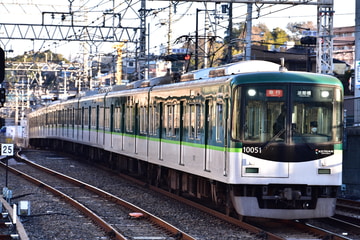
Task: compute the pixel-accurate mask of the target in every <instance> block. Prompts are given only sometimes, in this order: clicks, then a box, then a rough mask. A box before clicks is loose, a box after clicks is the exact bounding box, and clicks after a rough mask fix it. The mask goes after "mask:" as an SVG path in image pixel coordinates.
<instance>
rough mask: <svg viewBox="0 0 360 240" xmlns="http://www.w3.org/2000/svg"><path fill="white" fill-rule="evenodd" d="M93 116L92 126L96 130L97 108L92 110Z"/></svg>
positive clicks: (91, 119)
mask: <svg viewBox="0 0 360 240" xmlns="http://www.w3.org/2000/svg"><path fill="white" fill-rule="evenodd" d="M90 114H91V116H90V124H91V128H96V121H97V111H96V108H95V107H92V108H91V113H90Z"/></svg>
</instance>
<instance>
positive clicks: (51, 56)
mask: <svg viewBox="0 0 360 240" xmlns="http://www.w3.org/2000/svg"><path fill="white" fill-rule="evenodd" d="M7 61H10V62H46V61H48V62H53V63H60V62H69V60H67V59H66V58H64V56H63V55H62V54H57V53H53V52H51V51H50V50H46V51H45V52H33V51H29V52H25V53H24V54H23V55H18V56H15V57H13V58H8V59H7Z"/></svg>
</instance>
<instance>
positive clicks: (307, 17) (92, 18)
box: [0, 0, 355, 59]
mask: <svg viewBox="0 0 360 240" xmlns="http://www.w3.org/2000/svg"><path fill="white" fill-rule="evenodd" d="M70 2H72V4H71V6H70ZM20 3H22V4H20ZM220 5H221V4H220ZM220 5H217V10H218V11H217V15H216V16H217V19H216V20H215V19H214V14H212V13H214V10H215V3H208V4H207V9H208V10H210V11H209V14H210V15H211V16H212V17H211V20H210V23H209V29H211V31H212V32H213V34H214V35H217V36H220V37H224V36H225V35H226V34H225V30H226V27H227V24H228V15H227V14H221V12H220V9H221V6H220ZM128 6H129V4H127V3H126V1H124V0H112V1H109V0H71V1H70V0H57V1H43V0H2V1H1V2H0V23H33V24H40V23H41V22H42V21H45V22H46V23H49V24H50V23H51V24H60V20H57V17H60V15H58V14H56V15H55V18H54V19H52V18H51V17H50V15H49V14H45V15H43V16H45V18H42V14H41V12H67V11H69V9H70V7H71V9H72V11H74V12H76V11H78V10H80V11H82V12H84V11H87V12H88V15H87V19H84V18H83V17H80V16H77V15H76V14H75V15H74V16H75V18H76V22H79V23H83V22H92V23H94V24H102V21H103V18H102V13H103V12H106V11H108V10H109V9H115V12H120V13H121V16H122V18H123V20H122V21H123V22H122V25H123V26H129V27H138V26H139V24H140V21H139V20H138V18H137V14H138V10H139V8H140V3H139V1H131V7H130V8H129V7H128ZM168 6H169V2H168V1H147V2H146V9H148V10H149V11H148V17H147V27H148V30H149V33H150V34H149V35H150V39H149V40H148V43H149V45H150V47H149V50H150V53H155V54H159V51H160V49H161V45H163V46H166V45H167V36H168V32H169V25H168V19H169V10H168ZM205 7H206V6H205V4H204V3H195V2H193V3H190V2H181V1H179V2H178V3H177V5H176V6H174V5H173V6H172V10H173V11H172V16H171V17H172V19H173V21H172V24H171V36H172V38H171V42H172V43H173V42H174V41H175V40H176V39H177V38H178V37H179V36H182V35H194V32H195V29H196V26H195V25H196V24H195V20H196V9H199V15H198V16H199V34H203V33H204V26H205V24H204V21H205V11H203V10H204V9H205ZM257 10H258V11H257ZM334 11H335V15H334V22H333V23H334V27H342V26H354V25H355V0H334ZM246 12H247V6H246V4H233V22H234V27H236V24H237V23H240V22H243V21H245V17H246ZM316 14H317V7H316V6H313V5H311V6H303V5H301V6H299V5H298V6H292V5H283V4H278V5H276V6H275V5H274V6H271V5H269V4H266V5H263V6H259V5H258V4H253V25H256V24H258V23H264V24H266V25H267V27H268V28H269V29H270V30H271V29H273V28H276V27H280V28H282V29H286V25H287V23H288V22H303V21H312V22H313V23H315V24H316V21H317V20H316ZM46 17H48V18H46ZM215 22H216V24H215ZM1 34H2V29H0V36H1ZM4 44H6V46H5V48H6V49H12V50H14V52H13V53H12V55H13V56H16V55H20V54H23V53H24V51H31V50H35V51H44V50H47V49H50V50H51V51H53V52H56V53H61V54H63V55H64V56H65V57H66V58H72V59H74V58H76V57H79V56H80V55H81V54H82V51H81V50H80V47H79V43H77V42H76V43H75V42H73V43H68V42H58V43H54V41H46V42H45V41H30V40H21V41H20V40H13V41H5V40H0V45H1V46H2V47H3V48H4ZM112 46H113V44H110V43H109V44H100V45H99V46H90V51H91V53H94V54H95V53H96V52H97V51H98V52H101V53H109V52H114V53H115V50H114V49H113V47H112ZM179 46H180V44H178V45H176V44H175V45H173V47H174V48H176V47H179ZM10 57H11V56H10Z"/></svg>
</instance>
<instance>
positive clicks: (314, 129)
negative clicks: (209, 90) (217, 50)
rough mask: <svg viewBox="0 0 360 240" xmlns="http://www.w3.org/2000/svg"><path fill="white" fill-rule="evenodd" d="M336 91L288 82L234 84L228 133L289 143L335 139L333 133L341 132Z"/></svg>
mask: <svg viewBox="0 0 360 240" xmlns="http://www.w3.org/2000/svg"><path fill="white" fill-rule="evenodd" d="M340 92H341V91H340V90H338V91H337V90H336V89H334V88H332V87H325V86H314V85H290V84H289V85H279V86H277V85H271V86H268V85H258V86H256V85H253V86H243V87H242V90H240V88H237V89H236V90H235V92H234V96H235V97H234V102H233V119H232V137H233V139H235V140H241V139H243V140H244V141H252V142H269V141H271V142H286V143H290V144H291V143H295V144H296V143H306V144H308V143H324V142H329V141H334V140H335V141H339V140H340V139H339V138H340V137H337V138H338V139H334V136H341V135H342V134H341V132H340V131H341V116H342V114H341V112H342V109H341V104H340V103H341V93H340ZM288 93H289V94H288ZM240 102H241V103H240Z"/></svg>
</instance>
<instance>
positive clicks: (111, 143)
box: [109, 104, 115, 148]
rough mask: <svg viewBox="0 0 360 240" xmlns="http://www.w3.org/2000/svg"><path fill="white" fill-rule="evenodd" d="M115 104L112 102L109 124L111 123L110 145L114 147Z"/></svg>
mask: <svg viewBox="0 0 360 240" xmlns="http://www.w3.org/2000/svg"><path fill="white" fill-rule="evenodd" d="M114 109H115V108H114V104H111V106H110V116H109V118H110V119H109V121H110V122H109V124H110V138H109V139H110V146H111V148H113V147H114V142H113V135H114Z"/></svg>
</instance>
